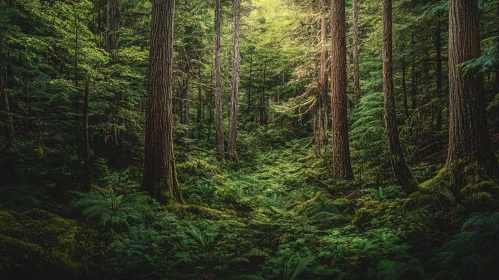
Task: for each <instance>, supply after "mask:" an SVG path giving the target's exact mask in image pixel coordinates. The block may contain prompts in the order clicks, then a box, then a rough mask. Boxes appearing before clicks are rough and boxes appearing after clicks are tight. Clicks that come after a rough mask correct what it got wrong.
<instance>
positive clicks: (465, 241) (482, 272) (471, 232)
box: [433, 213, 499, 279]
mask: <svg viewBox="0 0 499 280" xmlns="http://www.w3.org/2000/svg"><path fill="white" fill-rule="evenodd" d="M498 242H499V214H498V213H494V214H491V213H475V214H473V215H471V216H470V218H469V219H468V220H467V221H466V222H465V223H464V224H463V225H462V229H461V233H459V234H457V235H456V236H454V237H453V238H452V239H451V240H450V241H448V242H447V243H445V244H444V245H443V246H442V247H441V248H439V249H438V257H437V258H435V259H434V260H433V262H434V263H436V264H438V268H437V271H438V273H437V276H438V278H437V279H471V278H474V279H480V278H486V277H488V276H490V275H495V274H496V273H498V267H497V261H498V260H499V255H498V252H497V250H495V249H493V248H498V246H499V244H498Z"/></svg>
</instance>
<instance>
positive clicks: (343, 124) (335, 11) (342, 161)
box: [331, 0, 353, 179]
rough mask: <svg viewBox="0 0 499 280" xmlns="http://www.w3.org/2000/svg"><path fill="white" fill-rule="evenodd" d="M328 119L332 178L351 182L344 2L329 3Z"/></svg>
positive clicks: (341, 0) (333, 1) (343, 0)
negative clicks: (329, 117)
mask: <svg viewBox="0 0 499 280" xmlns="http://www.w3.org/2000/svg"><path fill="white" fill-rule="evenodd" d="M331 4H332V6H331V27H332V39H333V41H332V42H333V43H332V51H331V73H332V75H331V118H332V134H333V137H332V146H333V177H334V178H336V179H352V178H353V172H352V166H351V163H350V150H349V144H348V120H347V102H348V97H347V48H346V39H345V0H332V1H331Z"/></svg>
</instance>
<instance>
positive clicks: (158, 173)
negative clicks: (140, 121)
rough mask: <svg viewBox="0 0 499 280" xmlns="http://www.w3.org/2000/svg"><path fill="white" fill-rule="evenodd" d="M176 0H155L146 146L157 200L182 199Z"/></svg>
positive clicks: (148, 181)
mask: <svg viewBox="0 0 499 280" xmlns="http://www.w3.org/2000/svg"><path fill="white" fill-rule="evenodd" d="M174 11H175V1H174V0H154V1H153V6H152V21H151V47H150V54H149V55H150V57H149V74H148V96H147V111H146V133H145V150H144V187H145V189H146V190H147V191H148V192H149V193H150V194H151V195H153V196H154V197H155V198H156V199H157V200H158V201H161V202H163V203H182V202H183V198H182V194H181V192H180V188H179V184H178V181H177V173H176V170H175V158H174V154H173V107H172V85H173V77H172V72H173V71H172V65H173V30H174V29H173V24H174V21H173V20H174V16H173V15H174Z"/></svg>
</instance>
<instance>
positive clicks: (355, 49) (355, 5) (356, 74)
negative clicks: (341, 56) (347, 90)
mask: <svg viewBox="0 0 499 280" xmlns="http://www.w3.org/2000/svg"><path fill="white" fill-rule="evenodd" d="M352 10H353V13H352V14H353V42H352V59H353V92H354V99H355V104H358V103H359V99H360V70H359V11H360V0H352Z"/></svg>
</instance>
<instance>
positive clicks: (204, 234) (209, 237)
mask: <svg viewBox="0 0 499 280" xmlns="http://www.w3.org/2000/svg"><path fill="white" fill-rule="evenodd" d="M188 232H189V233H190V234H191V236H192V237H193V238H194V240H196V242H197V243H198V244H199V245H201V247H202V248H204V249H208V248H211V247H212V246H213V243H214V241H215V237H216V236H217V235H218V226H216V225H214V224H213V225H208V226H207V227H206V229H205V230H204V231H201V230H200V229H199V228H198V227H196V226H195V225H193V224H190V225H189V229H188Z"/></svg>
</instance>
